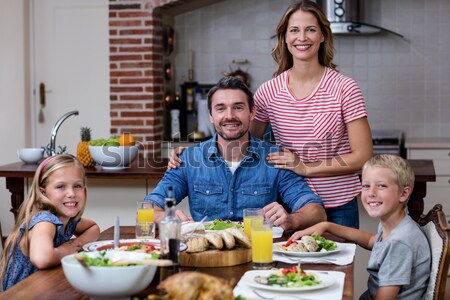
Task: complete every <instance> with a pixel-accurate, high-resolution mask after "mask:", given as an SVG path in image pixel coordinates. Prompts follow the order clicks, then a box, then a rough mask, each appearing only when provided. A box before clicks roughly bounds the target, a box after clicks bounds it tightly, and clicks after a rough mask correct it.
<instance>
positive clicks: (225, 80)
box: [208, 76, 255, 114]
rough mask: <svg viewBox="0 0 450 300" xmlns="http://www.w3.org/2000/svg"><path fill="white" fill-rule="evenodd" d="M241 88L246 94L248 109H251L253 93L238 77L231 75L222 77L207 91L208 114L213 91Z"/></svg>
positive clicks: (210, 108)
mask: <svg viewBox="0 0 450 300" xmlns="http://www.w3.org/2000/svg"><path fill="white" fill-rule="evenodd" d="M229 89H231V90H241V91H243V92H244V93H245V94H246V95H247V102H248V106H249V107H250V111H251V110H252V109H253V106H254V105H255V102H254V101H253V93H252V91H250V89H249V88H248V86H247V85H246V84H245V83H244V82H243V81H242V80H241V79H239V78H237V77H233V76H226V77H222V78H221V79H220V80H219V82H217V84H216V85H215V86H213V87H212V88H211V89H210V90H209V92H208V110H209V114H211V110H212V107H211V103H212V97H213V95H214V93H215V92H217V91H218V90H229Z"/></svg>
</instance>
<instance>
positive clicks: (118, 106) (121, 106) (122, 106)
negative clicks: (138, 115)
mask: <svg viewBox="0 0 450 300" xmlns="http://www.w3.org/2000/svg"><path fill="white" fill-rule="evenodd" d="M111 109H115V110H122V109H139V110H142V109H144V108H143V105H142V104H138V103H114V104H111Z"/></svg>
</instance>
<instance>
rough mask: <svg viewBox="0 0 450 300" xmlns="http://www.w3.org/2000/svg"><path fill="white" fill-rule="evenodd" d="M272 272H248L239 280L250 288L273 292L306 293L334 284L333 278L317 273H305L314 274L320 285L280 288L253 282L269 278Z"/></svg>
mask: <svg viewBox="0 0 450 300" xmlns="http://www.w3.org/2000/svg"><path fill="white" fill-rule="evenodd" d="M274 272H275V271H274V270H261V271H259V270H257V271H248V272H246V273H245V274H244V276H243V277H242V279H241V280H242V282H244V283H246V284H247V285H249V286H251V287H254V288H257V289H261V290H267V291H274V292H307V291H313V290H318V289H324V288H327V287H329V286H331V285H333V284H334V282H335V279H334V277H332V276H331V275H329V274H326V273H324V272H317V271H306V272H307V273H311V274H314V275H315V276H316V277H317V278H318V279H319V280H320V281H321V283H320V284H318V285H315V286H302V287H280V286H271V285H265V284H262V283H258V282H256V281H255V277H256V276H269V275H270V274H273V273H274Z"/></svg>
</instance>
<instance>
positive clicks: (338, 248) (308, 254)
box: [273, 241, 345, 257]
mask: <svg viewBox="0 0 450 300" xmlns="http://www.w3.org/2000/svg"><path fill="white" fill-rule="evenodd" d="M286 242H287V241H284V242H278V243H273V252H275V253H280V254H284V255H290V256H297V257H317V256H326V255H330V254H334V253H337V252H339V251H342V250H343V249H344V247H345V246H344V245H342V244H341V243H337V242H336V249H334V250H331V251H327V252H294V251H283V250H279V249H277V246H278V245H283V244H286Z"/></svg>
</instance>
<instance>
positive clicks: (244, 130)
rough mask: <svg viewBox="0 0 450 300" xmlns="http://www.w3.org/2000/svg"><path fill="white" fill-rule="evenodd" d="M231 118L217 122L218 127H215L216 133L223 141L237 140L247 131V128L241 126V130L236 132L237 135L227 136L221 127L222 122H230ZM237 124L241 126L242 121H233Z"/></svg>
mask: <svg viewBox="0 0 450 300" xmlns="http://www.w3.org/2000/svg"><path fill="white" fill-rule="evenodd" d="M232 121H233V120H226V121H224V122H221V123H220V124H219V128H216V130H217V134H218V135H219V136H220V137H221V138H222V139H224V140H225V141H235V140H239V139H240V138H241V137H243V136H244V135H245V134H246V133H247V132H248V128H241V130H240V131H239V132H238V133H237V135H235V136H228V135H227V134H225V131H224V130H223V129H222V127H223V126H222V124H223V123H229V122H232ZM234 123H236V124H237V125H239V126H241V125H242V123H241V122H240V121H237V122H234Z"/></svg>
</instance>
